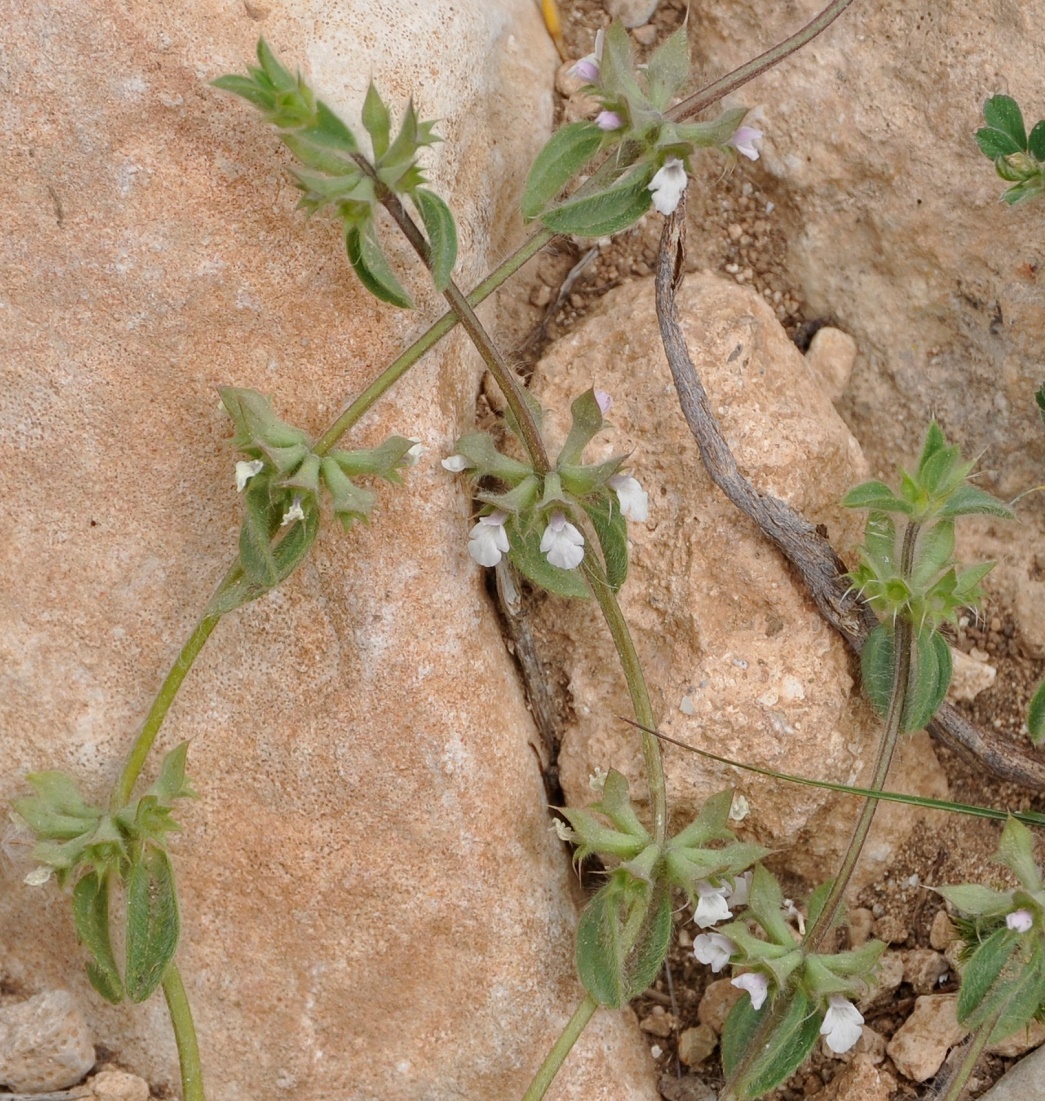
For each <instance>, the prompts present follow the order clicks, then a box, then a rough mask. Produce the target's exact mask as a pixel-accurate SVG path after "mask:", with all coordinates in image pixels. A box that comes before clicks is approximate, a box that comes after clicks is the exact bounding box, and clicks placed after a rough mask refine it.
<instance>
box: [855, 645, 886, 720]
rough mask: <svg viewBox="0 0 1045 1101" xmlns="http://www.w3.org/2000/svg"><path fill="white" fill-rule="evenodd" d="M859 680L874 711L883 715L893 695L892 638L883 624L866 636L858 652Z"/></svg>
mask: <svg viewBox="0 0 1045 1101" xmlns="http://www.w3.org/2000/svg"><path fill="white" fill-rule="evenodd" d="M860 679H861V681H862V682H863V686H864V691H865V692H866V693H867V698H868V699H869V700H870V701H871V703H872V704H873V706H874V709H875V710H876V711H877V712H878V714H879V715H884V714H885V713H886V712H887V711H888V710H889V700H890V699H891V697H892V694H893V636H892V632H891V631H890V630H889V628H888V627H887V626H886V625H885V624H884V623H879V624H878V626H877V627H875V629H874V630H873V631H872V632H871V633H870V634H869V635H868V636H867V641H866V642H865V643H864V648H863V649H862V650H861V651H860Z"/></svg>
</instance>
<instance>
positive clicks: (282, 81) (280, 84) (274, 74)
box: [258, 38, 298, 92]
mask: <svg viewBox="0 0 1045 1101" xmlns="http://www.w3.org/2000/svg"><path fill="white" fill-rule="evenodd" d="M258 61H260V62H261V68H262V69H263V70H264V73H265V75H266V76H267V77H268V78H269V80H270V81H272V85H273V87H274V88H277V89H278V90H279V91H281V92H291V91H295V90H296V89H297V87H298V82H297V80H296V79H295V78H294V77H293V76H291V74H290V73H289V72H288V71H287V70H286V69H284V68H283V66H282V65H281V64H280V63H279V62H278V61H277V60H276V55H275V54H274V53H273V52H272V51H271V50H270V49H269V45H268V43H267V42H266V41H265V39H264V38H259V39H258Z"/></svg>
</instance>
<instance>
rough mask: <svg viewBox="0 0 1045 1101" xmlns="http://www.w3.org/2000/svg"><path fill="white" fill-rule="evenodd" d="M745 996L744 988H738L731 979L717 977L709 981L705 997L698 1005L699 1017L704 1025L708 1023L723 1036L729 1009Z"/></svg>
mask: <svg viewBox="0 0 1045 1101" xmlns="http://www.w3.org/2000/svg"><path fill="white" fill-rule="evenodd" d="M742 997H744V992H743V990H738V989H737V987H735V986H734V985H733V984H732V983H731V982H730V981H729V979H716V980H715V981H714V982H713V983H708V988H707V990H705V991H704V997H703V998H701V999H700V1005H699V1006H697V1017H698V1018H699V1019H700V1023H701V1024H702V1025H708V1026H709V1027H710V1028H712V1029H714V1030H715V1032H716V1033H717V1034H718V1035H719V1036H721V1035H722V1026H723V1025H724V1024H725V1022H726V1018H727V1017H728V1016H729V1011H730V1010H731V1009H732V1008H733V1006H734V1005H736V1003H737V1002H738V1001H739V1000H740V999H741V998H742Z"/></svg>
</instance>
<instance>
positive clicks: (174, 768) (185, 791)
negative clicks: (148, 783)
mask: <svg viewBox="0 0 1045 1101" xmlns="http://www.w3.org/2000/svg"><path fill="white" fill-rule="evenodd" d="M188 754H189V743H188V742H182V743H181V744H180V745H176V746H175V747H174V748H173V749H172V750H171V751H170V753H168V754H167V755H166V756H165V757H164V758H163V762H162V764H161V765H160V772H159V775H158V776H157V777H156V782H155V783H154V784H153V785H152V787H151V788H150V789H149V792H150V794H152V795H155V796H156V797H157V799H159V801H160V802H161V803H171V802H173V801H174V800H175V799H194V798H195V797H196V793H195V792H194V791H193V790H192V785H191V784H190V783H189V782H188V781H187V780H186V778H185V762H186V759H187V758H188Z"/></svg>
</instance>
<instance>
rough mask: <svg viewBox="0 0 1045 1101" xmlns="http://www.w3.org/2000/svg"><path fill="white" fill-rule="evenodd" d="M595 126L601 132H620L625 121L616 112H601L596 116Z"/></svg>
mask: <svg viewBox="0 0 1045 1101" xmlns="http://www.w3.org/2000/svg"><path fill="white" fill-rule="evenodd" d="M595 125H596V126H597V127H598V128H599V129H600V130H619V129H620V128H621V127H622V126H623V125H624V119H622V118H621V117H620V115H618V114H617V112H616V111H600V112H599V113H598V114H597V115H596V116H595Z"/></svg>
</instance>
